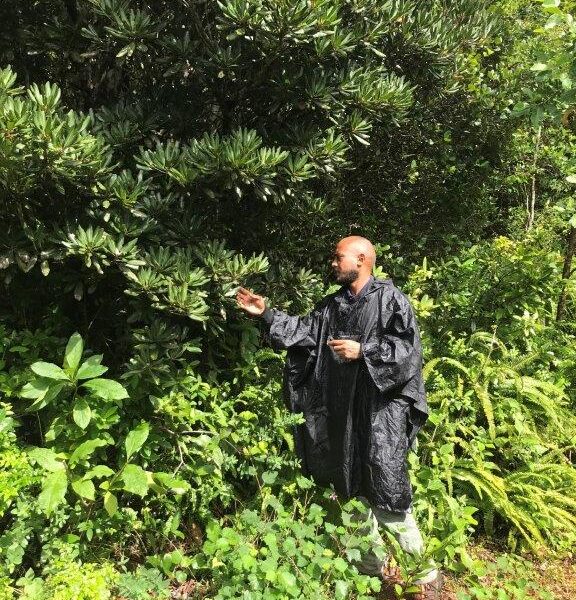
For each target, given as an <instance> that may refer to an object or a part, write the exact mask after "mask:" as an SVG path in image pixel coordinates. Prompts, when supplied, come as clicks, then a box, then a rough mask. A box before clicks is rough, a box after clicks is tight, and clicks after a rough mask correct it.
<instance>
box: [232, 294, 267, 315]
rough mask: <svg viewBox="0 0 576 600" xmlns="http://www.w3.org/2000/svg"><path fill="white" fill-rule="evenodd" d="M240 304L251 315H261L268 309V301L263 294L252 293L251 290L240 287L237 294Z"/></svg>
mask: <svg viewBox="0 0 576 600" xmlns="http://www.w3.org/2000/svg"><path fill="white" fill-rule="evenodd" d="M236 302H237V303H238V306H239V307H240V308H241V309H242V310H244V311H246V312H247V313H248V314H249V315H253V316H254V317H259V316H260V315H261V314H262V313H263V312H264V311H265V310H266V303H265V302H264V298H263V297H262V296H258V294H254V293H252V292H251V291H250V290H247V289H245V288H240V289H239V290H238V293H237V294H236Z"/></svg>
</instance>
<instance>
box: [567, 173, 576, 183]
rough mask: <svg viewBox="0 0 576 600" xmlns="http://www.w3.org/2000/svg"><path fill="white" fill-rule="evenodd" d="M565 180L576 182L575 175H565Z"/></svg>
mask: <svg viewBox="0 0 576 600" xmlns="http://www.w3.org/2000/svg"><path fill="white" fill-rule="evenodd" d="M566 181H567V182H568V183H576V175H568V177H566Z"/></svg>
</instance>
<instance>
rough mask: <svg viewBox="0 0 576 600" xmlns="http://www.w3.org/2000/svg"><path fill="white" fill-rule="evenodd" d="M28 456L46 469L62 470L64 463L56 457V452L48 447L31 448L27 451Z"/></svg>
mask: <svg viewBox="0 0 576 600" xmlns="http://www.w3.org/2000/svg"><path fill="white" fill-rule="evenodd" d="M28 456H30V458H32V459H33V460H35V461H36V462H37V463H38V464H39V465H40V466H41V467H43V468H44V469H46V470H47V471H52V472H54V473H55V472H56V471H64V470H65V465H64V463H63V462H62V461H61V460H59V459H58V457H57V456H56V453H55V452H54V451H53V450H50V448H32V449H30V450H29V451H28Z"/></svg>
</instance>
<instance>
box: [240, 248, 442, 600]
mask: <svg viewBox="0 0 576 600" xmlns="http://www.w3.org/2000/svg"><path fill="white" fill-rule="evenodd" d="M375 261H376V253H375V251H374V247H373V245H372V244H371V243H370V242H369V241H368V240H367V239H365V238H362V237H359V236H351V237H347V238H344V239H343V240H341V241H340V242H339V243H338V245H337V246H336V250H335V253H334V258H333V261H332V268H333V270H334V275H335V278H336V280H337V282H338V283H341V284H342V287H341V289H340V290H339V291H337V292H336V293H334V294H331V295H329V296H327V297H326V298H324V300H322V301H321V302H320V303H319V304H318V305H317V306H316V307H315V309H314V310H313V311H312V312H311V313H310V314H309V315H307V316H304V317H298V316H289V315H287V314H286V313H283V312H281V311H279V310H274V309H270V308H268V307H267V306H266V304H265V301H264V298H263V297H262V296H258V295H257V294H254V293H252V292H250V291H248V290H246V289H243V288H241V289H240V290H239V292H238V295H237V302H238V305H239V306H240V307H241V308H242V309H243V310H245V311H246V312H247V313H248V314H250V315H253V316H259V317H261V318H262V319H263V320H264V321H265V323H266V324H267V325H268V327H269V337H270V341H271V344H272V346H273V347H274V348H276V349H287V350H288V352H287V359H286V370H285V374H286V381H285V393H286V400H287V403H288V405H289V407H290V409H291V410H292V411H294V412H302V413H303V414H304V418H305V423H304V424H303V425H301V426H300V427H299V428H298V430H297V432H296V436H295V437H296V448H297V452H298V455H299V457H300V458H301V459H302V466H303V469H304V471H305V472H306V473H307V474H309V475H311V476H312V477H313V478H314V479H315V481H317V482H318V483H319V484H324V485H329V484H332V485H333V486H334V488H335V489H336V491H337V492H338V493H340V494H341V495H342V496H344V497H346V498H350V497H358V498H360V500H362V501H363V502H364V503H365V504H366V505H367V506H368V507H369V508H370V515H369V518H370V522H371V529H372V532H373V533H375V534H376V537H377V543H379V544H382V543H383V542H382V538H381V537H379V534H378V533H377V532H378V525H380V526H382V527H385V528H386V529H388V530H389V531H391V532H392V533H393V534H394V535H395V536H396V538H397V539H398V541H399V543H400V545H401V546H402V547H403V548H404V550H405V551H407V552H411V553H420V552H422V550H423V542H422V537H421V535H420V532H419V530H418V526H417V524H416V522H415V520H414V517H413V516H412V513H411V511H410V505H411V502H412V490H411V487H410V480H409V476H408V469H407V461H406V457H407V453H408V450H409V448H410V445H411V444H412V442H413V441H414V439H415V437H416V434H417V432H418V430H419V429H420V427H421V426H422V425H423V424H424V422H425V420H426V418H427V415H428V408H427V404H426V396H425V391H424V384H423V379H422V357H421V347H420V337H419V332H418V326H417V324H416V321H415V318H414V314H413V311H412V308H411V306H410V303H409V301H408V299H407V298H406V296H404V295H403V294H402V293H401V292H400V290H398V289H397V288H396V287H394V285H393V284H392V281H391V280H383V281H381V280H378V279H375V278H374V277H373V276H372V270H373V268H374V264H375ZM358 568H359V569H360V570H361V571H363V572H365V573H368V574H370V575H380V576H382V577H383V578H384V580H385V581H389V582H393V581H394V580H395V579H396V580H397V577H398V573H397V572H394V571H393V570H391V569H388V568H387V564H386V561H382V560H379V559H378V558H377V557H376V555H375V554H372V553H371V554H370V555H368V556H364V557H363V559H362V561H361V562H360V563H359V565H358ZM418 584H419V585H420V592H418V593H417V594H415V595H414V596H413V598H422V599H424V598H426V599H428V598H431V599H432V598H440V588H441V578H440V575H439V573H438V572H437V571H436V570H435V569H433V570H431V571H430V572H429V573H428V575H427V576H426V577H425V578H424V579H422V580H420V581H419V582H418Z"/></svg>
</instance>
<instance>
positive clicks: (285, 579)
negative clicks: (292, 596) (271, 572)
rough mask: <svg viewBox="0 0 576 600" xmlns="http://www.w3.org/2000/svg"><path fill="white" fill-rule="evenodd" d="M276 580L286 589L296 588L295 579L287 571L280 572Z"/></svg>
mask: <svg viewBox="0 0 576 600" xmlns="http://www.w3.org/2000/svg"><path fill="white" fill-rule="evenodd" d="M278 580H279V581H280V583H282V585H283V586H284V587H286V588H293V587H295V586H296V577H295V576H294V575H293V574H292V573H289V572H288V571H280V572H279V573H278Z"/></svg>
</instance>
